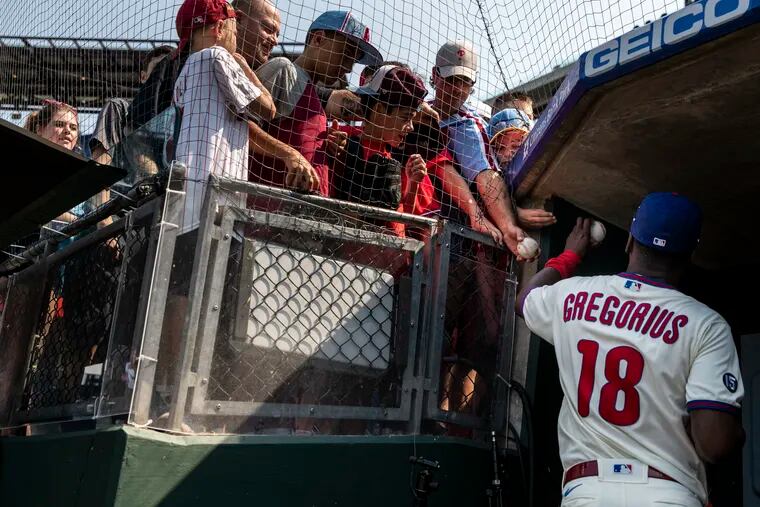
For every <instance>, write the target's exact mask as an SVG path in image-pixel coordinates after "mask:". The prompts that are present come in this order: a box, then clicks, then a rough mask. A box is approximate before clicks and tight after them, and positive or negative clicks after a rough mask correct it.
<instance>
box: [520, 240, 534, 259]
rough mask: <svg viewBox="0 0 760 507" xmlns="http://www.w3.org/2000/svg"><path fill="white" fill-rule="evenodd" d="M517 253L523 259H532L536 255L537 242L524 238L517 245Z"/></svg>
mask: <svg viewBox="0 0 760 507" xmlns="http://www.w3.org/2000/svg"><path fill="white" fill-rule="evenodd" d="M517 253H518V254H520V257H522V258H523V259H532V258H533V257H535V256H536V255H538V241H536V240H535V239H533V238H529V237H525V238H524V239H523V240H522V241H520V242H519V243H518V244H517Z"/></svg>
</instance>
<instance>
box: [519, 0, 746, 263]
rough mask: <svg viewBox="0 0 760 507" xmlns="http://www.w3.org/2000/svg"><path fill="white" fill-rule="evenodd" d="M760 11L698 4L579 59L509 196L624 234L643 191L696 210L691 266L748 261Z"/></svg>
mask: <svg viewBox="0 0 760 507" xmlns="http://www.w3.org/2000/svg"><path fill="white" fill-rule="evenodd" d="M757 55H760V2H758V1H756V0H752V1H750V0H745V1H742V0H737V1H734V2H727V1H719V0H703V1H701V2H696V3H694V4H691V5H689V6H687V7H685V8H684V9H681V10H680V11H677V12H674V13H673V14H670V15H669V16H667V17H665V18H660V19H658V20H656V21H655V22H653V23H650V24H647V25H644V26H643V27H638V28H636V29H634V30H632V31H631V32H629V33H627V34H625V35H622V36H620V37H618V38H616V39H613V40H611V41H609V42H607V43H605V44H603V45H602V46H599V47H598V48H595V49H593V50H591V51H589V52H587V53H585V54H583V55H582V56H581V57H580V59H579V60H578V62H576V64H575V65H574V66H573V67H572V68H571V69H570V72H569V74H568V76H567V78H566V79H565V80H564V82H563V83H562V86H561V87H560V88H559V90H558V91H557V93H556V94H555V96H554V97H553V98H552V100H551V101H550V103H549V105H548V107H547V109H546V111H545V112H544V114H543V115H542V116H541V117H540V118H539V120H538V122H537V124H536V126H535V128H534V129H533V131H532V132H531V134H530V135H529V136H528V139H527V140H526V142H525V144H524V145H523V146H522V148H521V149H520V151H519V152H518V153H517V155H516V156H515V159H514V160H513V162H512V165H511V166H510V170H509V179H510V182H511V184H512V186H513V188H514V189H515V194H516V195H517V196H518V197H525V196H528V195H532V196H534V197H548V196H552V195H555V196H558V197H561V198H563V199H565V200H567V201H569V202H571V203H573V204H574V205H576V206H578V207H580V208H582V209H584V210H586V211H588V212H589V213H591V214H593V215H596V216H598V217H600V218H602V219H604V220H607V221H609V222H611V223H613V224H614V225H616V226H618V227H621V228H623V229H625V230H627V229H628V226H629V225H630V220H631V217H632V215H633V212H634V210H635V208H636V205H637V204H638V202H639V201H640V199H641V198H642V197H643V196H644V195H645V194H646V193H648V192H650V191H655V190H673V191H679V192H682V193H684V194H686V195H689V196H691V197H692V198H694V199H696V200H697V201H698V202H699V203H700V204H701V205H702V206H703V208H704V210H705V216H706V222H705V227H704V233H703V241H702V245H701V246H700V247H699V249H698V251H697V262H698V264H701V265H703V266H705V267H717V266H726V265H731V264H735V263H737V262H749V261H750V260H751V259H743V258H742V256H741V255H740V254H739V255H738V254H737V250H739V249H741V251H742V252H755V251H757V249H758V248H760V235H758V234H756V231H757V226H756V225H753V222H752V220H753V219H754V217H756V216H757V210H758V204H757V203H758V198H757V196H758V195H760V178H759V177H758V175H757V170H758V169H760V140H759V138H758V135H757V132H758V131H759V130H760V110H759V109H758V108H757V104H758V103H759V102H760V62H759V61H758V58H757Z"/></svg>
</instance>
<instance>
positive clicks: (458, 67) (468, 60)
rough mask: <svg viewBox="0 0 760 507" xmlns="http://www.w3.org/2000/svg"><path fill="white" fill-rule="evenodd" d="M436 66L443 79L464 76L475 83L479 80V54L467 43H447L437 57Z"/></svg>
mask: <svg viewBox="0 0 760 507" xmlns="http://www.w3.org/2000/svg"><path fill="white" fill-rule="evenodd" d="M435 66H436V68H437V69H438V74H440V76H441V77H442V78H444V79H445V78H447V77H451V76H464V77H466V78H469V79H471V80H472V82H473V83H474V82H475V81H477V79H478V53H477V52H476V51H475V48H474V47H473V45H472V43H470V42H467V41H453V42H447V43H446V44H444V45H443V46H441V49H439V50H438V54H436V55H435Z"/></svg>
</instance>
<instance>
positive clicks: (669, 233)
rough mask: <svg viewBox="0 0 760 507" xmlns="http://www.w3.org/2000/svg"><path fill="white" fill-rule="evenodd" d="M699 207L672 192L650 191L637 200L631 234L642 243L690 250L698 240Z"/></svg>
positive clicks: (673, 250)
mask: <svg viewBox="0 0 760 507" xmlns="http://www.w3.org/2000/svg"><path fill="white" fill-rule="evenodd" d="M701 230H702V210H701V209H700V207H699V205H697V204H696V203H695V202H694V201H692V200H690V199H689V198H688V197H686V196H683V195H680V194H677V193H675V192H654V193H651V194H649V195H647V196H646V197H644V200H642V201H641V204H639V208H638V209H637V210H636V215H635V216H634V217H633V223H632V224H631V235H632V236H633V237H634V238H635V239H636V241H638V242H639V243H641V244H642V245H644V246H646V247H649V248H652V249H654V250H659V251H662V252H667V253H673V254H687V253H691V252H692V251H693V250H694V249H695V248H696V247H697V244H698V243H699V235H700V233H701Z"/></svg>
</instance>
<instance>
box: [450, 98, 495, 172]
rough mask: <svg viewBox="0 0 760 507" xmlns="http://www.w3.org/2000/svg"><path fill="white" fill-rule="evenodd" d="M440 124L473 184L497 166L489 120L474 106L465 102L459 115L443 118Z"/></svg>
mask: <svg viewBox="0 0 760 507" xmlns="http://www.w3.org/2000/svg"><path fill="white" fill-rule="evenodd" d="M440 126H441V130H442V131H443V132H444V133H445V134H446V135H447V137H448V139H449V140H448V145H447V148H448V149H449V151H450V152H451V154H452V155H454V160H455V161H456V163H457V165H458V167H459V170H460V172H461V174H462V176H463V177H464V178H465V179H466V180H467V181H468V182H469V183H473V182H474V181H475V178H476V177H477V176H478V174H480V173H481V172H483V171H486V170H488V169H495V168H496V164H495V163H494V161H493V159H492V158H491V149H490V146H489V144H488V133H487V131H486V122H485V120H483V118H481V116H480V115H479V114H478V113H477V112H476V111H475V109H474V108H473V107H472V106H470V105H469V104H464V105H463V106H462V107H461V108H460V109H459V111H458V112H457V113H456V114H453V115H451V116H449V117H448V118H444V119H442V120H441V123H440Z"/></svg>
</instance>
